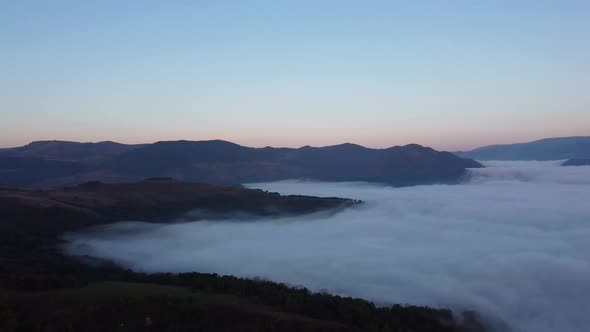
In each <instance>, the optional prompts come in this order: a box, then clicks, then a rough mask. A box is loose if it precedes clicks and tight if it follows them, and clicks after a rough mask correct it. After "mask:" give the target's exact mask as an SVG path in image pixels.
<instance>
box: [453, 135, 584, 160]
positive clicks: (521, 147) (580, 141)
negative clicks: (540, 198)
mask: <svg viewBox="0 0 590 332" xmlns="http://www.w3.org/2000/svg"><path fill="white" fill-rule="evenodd" d="M454 153H455V154H456V155H458V156H460V157H464V158H472V159H476V160H566V159H574V158H579V159H584V158H590V136H570V137H550V138H542V139H538V140H534V141H531V142H525V143H513V144H494V145H486V146H482V147H479V148H476V149H473V150H469V151H456V152H454Z"/></svg>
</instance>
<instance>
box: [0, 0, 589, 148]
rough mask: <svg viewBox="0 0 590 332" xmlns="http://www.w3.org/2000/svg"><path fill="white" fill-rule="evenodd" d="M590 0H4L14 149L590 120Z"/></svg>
mask: <svg viewBox="0 0 590 332" xmlns="http://www.w3.org/2000/svg"><path fill="white" fill-rule="evenodd" d="M589 90H590V2H588V1H543V0H536V1H502V0H500V1H459V0H457V1H345V0H339V1H318V0H315V1H306V0H302V1H221V0H220V1H108V0H106V1H59V0H56V1H26V0H25V1H4V0H0V147H10V146H18V145H23V144H26V143H28V142H30V141H34V140H45V139H60V140H74V141H103V140H113V141H119V142H124V143H140V142H141V143H145V142H154V141H159V140H177V139H189V140H200V139H225V140H230V141H234V142H237V143H240V144H243V145H249V146H267V145H270V146H290V147H298V146H304V145H312V146H323V145H331V144H338V143H344V142H352V143H358V144H361V145H365V146H368V147H388V146H394V145H401V144H408V143H418V144H422V145H427V146H431V147H434V148H437V149H442V150H463V149H469V148H474V147H478V146H481V145H487V144H495V143H511V142H522V141H530V140H533V139H538V138H543V137H557V136H576V135H590V108H589V106H590V91H589Z"/></svg>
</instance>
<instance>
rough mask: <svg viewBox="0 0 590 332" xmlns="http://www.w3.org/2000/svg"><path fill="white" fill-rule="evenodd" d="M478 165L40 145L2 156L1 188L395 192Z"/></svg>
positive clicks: (341, 151)
mask: <svg viewBox="0 0 590 332" xmlns="http://www.w3.org/2000/svg"><path fill="white" fill-rule="evenodd" d="M471 167H482V166H481V165H480V164H479V163H478V162H476V161H473V160H470V159H465V158H461V157H458V156H456V155H454V154H452V153H450V152H439V151H436V150H434V149H431V148H428V147H423V146H421V145H417V144H410V145H405V146H395V147H391V148H387V149H370V148H366V147H362V146H360V145H355V144H349V143H347V144H340V145H334V146H326V147H310V146H305V147H302V148H297V149H295V148H272V147H265V148H252V147H246V146H241V145H238V144H235V143H231V142H227V141H221V140H211V141H161V142H156V143H152V144H139V145H126V144H120V143H115V142H100V143H78V142H66V141H38V142H33V143H30V144H28V145H25V146H22V147H17V148H9V149H1V150H0V184H2V185H11V186H30V187H56V186H66V185H75V184H79V183H84V182H87V181H96V180H98V181H105V182H130V181H138V180H142V179H145V178H150V177H171V178H174V179H179V180H187V181H198V182H208V183H218V184H238V183H248V182H264V181H276V180H285V179H307V180H318V181H371V182H383V183H387V184H390V185H394V186H405V185H416V184H430V183H453V182H457V181H458V180H459V179H461V178H462V176H463V175H464V174H465V172H466V168H471Z"/></svg>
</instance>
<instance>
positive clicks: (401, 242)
mask: <svg viewBox="0 0 590 332" xmlns="http://www.w3.org/2000/svg"><path fill="white" fill-rule="evenodd" d="M488 166H489V167H488V168H485V169H474V170H472V171H471V173H470V175H471V176H470V179H469V180H468V182H466V183H465V184H463V185H455V186H449V185H436V186H417V187H408V188H391V187H386V186H379V185H374V184H367V183H314V182H296V181H283V182H275V183H259V184H251V185H249V186H251V187H256V188H261V189H265V190H270V191H278V192H280V193H284V194H306V195H318V196H340V197H350V198H355V199H362V200H364V201H365V202H366V204H365V205H364V206H362V207H360V208H355V209H349V210H347V211H344V212H342V213H339V214H336V215H332V216H329V217H327V216H325V215H317V216H307V217H303V218H302V217H298V218H282V219H277V220H272V221H268V220H265V221H262V222H261V221H259V222H256V221H251V222H243V221H240V222H238V221H231V220H228V221H227V222H220V221H212V222H206V221H205V222H191V223H183V224H174V225H153V224H145V223H138V222H131V223H119V224H115V225H113V226H110V227H108V228H104V229H102V230H101V231H99V232H89V233H88V232H87V233H80V234H75V235H71V236H70V237H69V239H70V241H71V242H70V245H69V246H68V248H67V250H68V251H69V252H71V253H74V254H88V255H92V256H96V257H102V258H109V259H113V260H115V261H117V262H119V263H121V264H123V265H126V266H129V267H131V268H134V269H137V270H142V271H149V272H156V271H174V272H180V271H200V272H216V273H220V274H232V275H238V276H244V277H263V278H268V279H272V280H276V281H284V282H288V283H291V284H295V285H303V286H306V287H308V288H310V289H313V290H328V291H330V292H332V293H337V294H342V295H350V296H355V297H363V298H367V299H371V300H373V301H375V302H377V303H381V304H388V303H409V304H419V305H430V306H437V307H450V308H453V309H457V310H460V309H476V310H478V311H480V312H481V313H483V314H484V315H486V316H489V317H493V318H498V319H501V320H503V321H505V322H506V323H507V324H508V325H509V326H510V327H511V328H512V329H513V330H515V331H572V332H578V331H580V332H581V331H587V330H588V326H590V315H589V313H590V301H589V300H588V299H590V241H589V240H588V239H590V167H559V162H490V163H488Z"/></svg>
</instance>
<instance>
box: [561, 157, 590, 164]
mask: <svg viewBox="0 0 590 332" xmlns="http://www.w3.org/2000/svg"><path fill="white" fill-rule="evenodd" d="M561 166H590V158H588V159H582V158H574V159H568V160H566V161H564V162H563V163H562V164H561Z"/></svg>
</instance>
